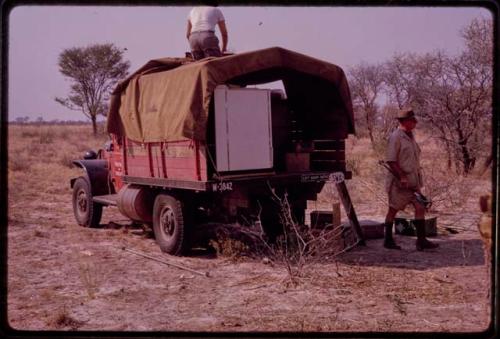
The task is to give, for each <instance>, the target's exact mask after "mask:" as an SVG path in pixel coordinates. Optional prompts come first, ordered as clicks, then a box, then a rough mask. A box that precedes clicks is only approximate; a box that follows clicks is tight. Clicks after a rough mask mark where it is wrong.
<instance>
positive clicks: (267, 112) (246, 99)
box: [214, 86, 273, 171]
mask: <svg viewBox="0 0 500 339" xmlns="http://www.w3.org/2000/svg"><path fill="white" fill-rule="evenodd" d="M270 93H271V92H270V90H265V89H249V88H227V87H226V86H218V87H217V88H216V90H215V93H214V98H215V99H214V100H215V135H216V137H215V145H216V160H217V170H218V171H241V170H253V169H267V168H272V167H273V152H272V134H271V97H270Z"/></svg>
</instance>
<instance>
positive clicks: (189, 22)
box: [186, 20, 193, 40]
mask: <svg viewBox="0 0 500 339" xmlns="http://www.w3.org/2000/svg"><path fill="white" fill-rule="evenodd" d="M192 27H193V26H192V25H191V21H189V20H188V24H187V30H186V39H188V40H189V36H190V35H191V28H192Z"/></svg>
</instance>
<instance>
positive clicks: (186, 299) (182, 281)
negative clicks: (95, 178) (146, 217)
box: [8, 125, 490, 332]
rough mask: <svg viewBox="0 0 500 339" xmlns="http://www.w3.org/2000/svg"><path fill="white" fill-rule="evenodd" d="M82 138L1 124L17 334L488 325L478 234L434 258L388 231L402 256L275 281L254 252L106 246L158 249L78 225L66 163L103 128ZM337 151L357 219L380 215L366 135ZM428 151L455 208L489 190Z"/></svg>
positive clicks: (361, 253) (279, 272) (277, 273)
mask: <svg viewBox="0 0 500 339" xmlns="http://www.w3.org/2000/svg"><path fill="white" fill-rule="evenodd" d="M91 134H92V131H91V127H90V125H89V126H10V128H9V145H8V147H9V156H10V160H9V163H8V166H9V173H8V175H9V177H8V184H9V210H8V212H9V234H8V236H9V247H8V251H9V253H8V260H9V276H8V279H9V280H8V291H9V292H8V293H9V295H8V301H9V305H8V318H9V323H10V324H11V325H12V326H13V327H14V328H19V329H32V330H54V329H56V330H60V329H63V330H70V329H79V330H103V329H104V330H114V331H116V330H118V331H122V330H123V331H144V330H145V331H149V330H151V331H232V332H234V331H243V332H249V331H250V332H252V331H257V332H258V331H333V332H339V331H340V332H341V331H360V330H361V331H370V332H371V331H409V332H414V331H447V332H450V331H451V332H453V331H475V330H478V329H483V328H485V326H487V324H488V323H487V321H488V318H487V317H488V314H489V312H490V311H489V308H488V304H487V300H486V299H485V298H486V294H487V293H486V291H487V289H488V288H489V287H488V286H489V285H488V280H486V278H485V274H484V272H483V271H485V269H484V267H483V266H482V265H483V264H482V263H483V261H481V258H482V257H481V255H482V250H480V251H479V252H478V251H477V250H475V248H474V246H475V244H476V242H478V241H479V237H478V238H477V239H475V238H473V237H474V234H472V235H471V233H470V232H469V233H468V234H465V233H464V234H458V235H456V236H455V235H451V236H449V237H439V239H438V240H439V241H440V242H441V243H442V246H441V247H440V250H439V251H438V252H436V253H427V252H424V253H419V252H416V251H414V250H412V249H413V248H414V244H413V239H409V238H408V237H399V239H400V241H401V243H402V245H403V246H404V250H403V251H402V252H401V253H400V254H399V255H394V253H392V252H391V253H388V252H387V251H386V250H384V249H383V247H382V245H381V241H380V240H373V241H370V243H369V246H368V247H366V248H356V249H354V250H353V251H350V252H348V253H345V254H344V255H343V256H342V258H341V261H336V260H333V259H325V260H324V261H323V262H319V263H315V264H313V265H309V266H307V267H305V271H304V275H303V278H302V280H301V284H300V285H299V286H298V287H289V286H285V285H284V284H283V282H284V280H285V279H286V277H287V272H286V270H285V269H283V268H282V267H280V266H278V265H276V264H275V263H272V264H265V263H263V262H262V260H253V259H246V258H245V259H244V260H237V261H233V260H229V261H228V260H226V258H213V259H207V258H203V257H201V258H199V257H184V258H179V257H168V258H169V259H170V260H172V261H175V262H176V263H179V264H184V265H186V266H189V267H192V268H194V269H197V270H205V269H209V270H210V274H211V277H210V278H205V277H197V276H193V277H191V276H190V275H189V274H186V273H184V272H179V271H178V270H175V269H170V268H164V267H159V266H158V264H156V263H154V262H148V261H146V260H144V259H142V258H135V257H133V256H132V257H131V256H127V255H123V254H122V253H121V252H120V253H118V252H117V250H116V248H115V247H117V246H118V245H121V244H123V245H124V246H127V247H130V248H134V249H137V250H140V251H143V252H145V253H148V254H151V255H152V256H163V255H164V254H162V253H160V250H159V249H158V246H157V245H156V244H155V242H154V240H153V239H150V238H147V237H144V236H137V235H134V234H132V232H128V233H126V231H127V230H128V229H127V228H126V227H125V228H124V227H121V228H116V229H114V228H109V227H108V228H105V229H87V228H82V227H78V226H77V225H76V223H75V221H74V218H73V215H72V207H71V189H70V185H69V180H70V178H72V177H75V176H78V175H80V173H81V170H80V169H75V168H70V167H68V165H69V162H70V161H71V160H72V158H73V157H74V158H80V157H81V155H82V153H83V152H84V151H85V150H87V149H89V148H90V149H94V150H96V149H97V148H99V147H102V145H103V144H104V142H105V140H106V136H104V135H101V136H99V137H98V138H93V137H92V135H91ZM41 140H44V142H41ZM49 140H52V141H51V142H49ZM433 152H436V153H433ZM346 154H347V157H348V159H349V158H356V160H355V161H353V162H351V165H352V166H353V167H356V171H357V173H358V175H356V176H355V177H354V178H353V180H350V181H348V183H347V185H348V187H349V192H350V194H351V197H352V199H353V201H354V205H355V207H356V212H357V213H358V217H359V218H360V219H364V218H370V219H371V218H375V219H377V218H378V217H383V215H384V213H385V209H386V206H385V204H384V201H385V199H386V197H385V192H384V190H383V180H382V179H383V177H384V173H383V171H382V169H381V168H379V167H378V165H377V160H378V157H377V156H376V155H374V153H373V151H372V150H371V149H370V147H369V143H368V142H367V140H365V139H360V140H356V141H353V142H351V140H349V141H348V143H347V152H346ZM436 154H439V149H434V146H432V145H430V144H424V145H423V156H424V159H423V160H424V162H425V164H424V167H425V169H426V174H427V175H429V171H432V170H435V172H436V173H437V174H436V179H439V178H441V180H442V183H443V185H444V183H447V182H448V181H445V179H450V180H451V179H453V180H451V181H450V183H452V184H454V185H455V186H451V187H450V189H448V192H450V194H453V196H452V197H453V199H454V200H453V201H454V202H455V201H458V202H459V201H460V199H461V198H460V195H463V194H465V193H466V195H467V196H471V195H474V194H477V193H478V192H481V191H482V190H483V189H484V188H485V187H486V188H488V187H489V186H488V184H489V183H488V179H485V177H483V178H479V177H478V176H476V175H474V176H471V177H469V178H466V179H463V180H462V179H460V178H457V177H452V178H450V176H449V175H446V171H442V170H441V167H437V165H436V164H435V162H433V161H432V160H433V157H435V156H436ZM439 176H441V177H439ZM381 180H382V181H381ZM454 181H455V182H454ZM436 182H439V180H437V181H436ZM335 194H336V193H335V190H334V189H332V187H331V186H330V185H327V186H326V188H325V190H324V192H322V194H321V196H320V199H321V200H320V201H319V202H318V204H320V203H322V202H324V203H325V205H330V206H331V201H332V199H336V197H335ZM440 194H443V193H440ZM478 196H479V195H478ZM379 198H380V199H379ZM472 200H474V199H472ZM474 201H475V202H477V199H475V200H474ZM449 205H451V203H450V204H449ZM449 205H445V204H444V203H439V204H436V208H437V209H438V213H442V214H443V215H444V214H445V213H456V217H457V218H460V220H459V221H460V222H461V224H462V225H464V224H465V225H467V224H469V225H471V226H472V227H473V230H475V231H476V232H477V229H476V227H475V225H474V224H473V221H474V219H473V218H471V219H470V220H471V221H464V210H466V209H467V208H468V209H469V210H470V208H472V209H473V208H474V206H472V207H470V206H468V205H466V207H465V208H464V207H462V210H461V211H460V207H455V206H450V207H449V209H448V206H449ZM476 205H477V203H476ZM476 209H477V208H476ZM342 211H343V210H342ZM471 211H472V210H471ZM123 219H124V218H123V216H121V215H120V214H119V212H117V211H116V210H115V209H111V208H110V209H109V210H108V209H107V210H106V212H105V215H104V222H105V223H106V222H107V221H108V220H112V221H114V222H121V221H123ZM448 219H449V217H448ZM441 220H443V219H440V221H439V222H442V221H441ZM459 236H462V237H461V238H460V237H459ZM457 244H458V245H457ZM221 246H226V248H223V247H221V248H220V249H219V250H221V251H223V252H225V253H227V254H228V255H229V256H230V257H232V256H236V255H237V254H236V253H240V252H241V251H242V250H245V248H244V246H243V245H242V244H241V243H238V242H232V243H228V244H221ZM457 246H458V247H457ZM479 246H480V243H479ZM478 255H479V257H478ZM462 257H463V258H462ZM212 273H213V274H212ZM159 300H167V301H168V302H158V301H159ZM445 308H449V310H451V312H448V311H446V309H445ZM471 309H472V310H474V312H471ZM445 311H446V312H445ZM165 319H168V322H167V321H165Z"/></svg>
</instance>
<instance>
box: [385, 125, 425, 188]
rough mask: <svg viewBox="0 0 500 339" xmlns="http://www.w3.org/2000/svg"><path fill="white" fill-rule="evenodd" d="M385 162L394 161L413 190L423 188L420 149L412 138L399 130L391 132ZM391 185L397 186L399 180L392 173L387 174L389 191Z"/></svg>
mask: <svg viewBox="0 0 500 339" xmlns="http://www.w3.org/2000/svg"><path fill="white" fill-rule="evenodd" d="M385 160H386V161H395V162H397V163H398V165H399V167H400V168H401V170H402V171H403V172H404V173H405V174H406V175H407V177H408V185H409V187H411V188H413V189H420V188H421V187H422V186H423V180H422V173H421V170H420V147H418V144H417V142H416V141H415V139H414V138H411V137H409V136H408V135H407V134H406V133H405V131H404V130H402V129H401V128H398V129H396V130H395V131H394V132H392V134H391V136H390V137H389V143H388V145H387V152H386V158H385ZM393 183H397V184H398V185H399V180H398V179H396V178H395V177H394V175H393V174H392V173H390V172H389V173H388V176H387V180H386V185H387V186H386V188H387V190H388V191H389V189H390V186H391V185H392V184H393Z"/></svg>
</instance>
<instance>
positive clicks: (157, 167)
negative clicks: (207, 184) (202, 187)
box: [124, 140, 207, 181]
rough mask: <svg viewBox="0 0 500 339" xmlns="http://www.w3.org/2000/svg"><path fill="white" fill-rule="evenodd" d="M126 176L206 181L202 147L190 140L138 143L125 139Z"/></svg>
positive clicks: (203, 149) (205, 164)
mask: <svg viewBox="0 0 500 339" xmlns="http://www.w3.org/2000/svg"><path fill="white" fill-rule="evenodd" d="M126 146H127V148H126V152H125V154H126V162H125V163H126V173H124V174H126V175H129V176H134V177H147V178H150V177H154V178H168V179H179V180H196V181H200V180H202V181H206V180H207V162H206V156H205V147H204V146H202V145H199V144H198V143H195V142H193V141H191V140H183V141H173V142H161V143H160V142H158V143H149V144H142V143H137V142H134V141H131V140H127V145H126Z"/></svg>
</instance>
